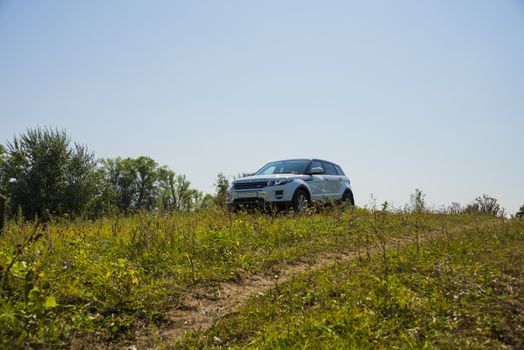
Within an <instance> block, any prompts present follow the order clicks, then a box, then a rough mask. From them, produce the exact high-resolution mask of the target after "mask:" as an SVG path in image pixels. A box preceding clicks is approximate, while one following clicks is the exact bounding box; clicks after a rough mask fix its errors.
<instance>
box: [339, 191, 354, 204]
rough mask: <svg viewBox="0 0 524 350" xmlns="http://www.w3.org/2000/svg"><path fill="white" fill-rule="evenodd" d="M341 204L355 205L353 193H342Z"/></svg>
mask: <svg viewBox="0 0 524 350" xmlns="http://www.w3.org/2000/svg"><path fill="white" fill-rule="evenodd" d="M342 204H345V205H355V199H354V198H353V193H351V191H346V192H344V194H343V195H342Z"/></svg>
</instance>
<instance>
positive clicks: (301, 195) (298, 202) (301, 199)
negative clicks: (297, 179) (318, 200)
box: [291, 189, 308, 213]
mask: <svg viewBox="0 0 524 350" xmlns="http://www.w3.org/2000/svg"><path fill="white" fill-rule="evenodd" d="M291 205H292V206H293V210H295V212H297V213H303V212H304V211H305V210H306V208H307V205H308V197H307V193H306V191H304V190H302V189H299V190H297V191H296V192H295V194H294V195H293V199H292V200H291Z"/></svg>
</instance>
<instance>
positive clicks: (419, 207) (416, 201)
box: [410, 188, 426, 213]
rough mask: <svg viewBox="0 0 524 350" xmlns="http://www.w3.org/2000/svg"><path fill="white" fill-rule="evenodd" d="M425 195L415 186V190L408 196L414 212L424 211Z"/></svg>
mask: <svg viewBox="0 0 524 350" xmlns="http://www.w3.org/2000/svg"><path fill="white" fill-rule="evenodd" d="M425 197H426V195H425V194H424V193H422V191H421V190H419V189H418V188H415V192H414V193H412V194H411V196H410V204H411V210H412V211H414V212H416V213H419V212H421V211H424V210H425V209H426V201H425Z"/></svg>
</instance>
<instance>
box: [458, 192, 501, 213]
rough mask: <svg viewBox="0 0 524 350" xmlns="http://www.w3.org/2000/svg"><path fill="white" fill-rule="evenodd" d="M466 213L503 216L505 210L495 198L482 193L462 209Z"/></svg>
mask: <svg viewBox="0 0 524 350" xmlns="http://www.w3.org/2000/svg"><path fill="white" fill-rule="evenodd" d="M464 211H465V212H466V213H471V214H486V215H491V216H504V214H505V210H504V208H502V207H501V206H500V204H499V203H498V201H497V199H496V198H493V197H491V196H488V195H487V194H483V195H482V196H480V197H477V198H475V200H474V201H473V203H470V204H468V205H467V206H466V208H465V209H464Z"/></svg>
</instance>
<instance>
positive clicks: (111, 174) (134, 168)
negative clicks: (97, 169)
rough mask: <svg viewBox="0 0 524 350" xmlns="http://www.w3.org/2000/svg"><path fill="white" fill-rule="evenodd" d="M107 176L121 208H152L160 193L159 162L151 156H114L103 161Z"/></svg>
mask: <svg viewBox="0 0 524 350" xmlns="http://www.w3.org/2000/svg"><path fill="white" fill-rule="evenodd" d="M102 169H103V171H104V173H105V178H106V180H107V181H108V183H109V184H110V185H111V186H112V187H113V190H112V191H111V192H112V193H114V200H115V202H116V204H117V206H118V207H119V208H120V210H122V211H124V212H129V211H133V210H137V209H141V208H142V209H148V210H149V209H152V208H153V207H154V206H155V201H156V197H157V194H158V187H157V179H158V176H159V174H158V164H157V163H156V162H155V161H154V160H153V159H151V158H149V157H145V156H141V157H138V158H136V159H134V158H125V159H122V158H113V159H105V160H103V161H102Z"/></svg>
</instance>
